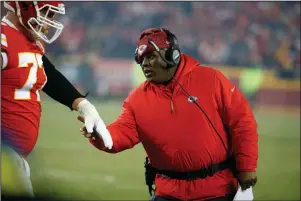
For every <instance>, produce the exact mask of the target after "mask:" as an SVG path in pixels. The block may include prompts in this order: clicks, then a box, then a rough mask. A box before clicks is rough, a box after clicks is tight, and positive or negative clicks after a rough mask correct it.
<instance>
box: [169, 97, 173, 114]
mask: <svg viewBox="0 0 301 201" xmlns="http://www.w3.org/2000/svg"><path fill="white" fill-rule="evenodd" d="M170 109H171V111H170V112H171V114H173V112H174V105H173V102H172V99H170Z"/></svg>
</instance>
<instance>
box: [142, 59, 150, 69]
mask: <svg viewBox="0 0 301 201" xmlns="http://www.w3.org/2000/svg"><path fill="white" fill-rule="evenodd" d="M149 65H150V63H149V60H148V59H147V58H143V60H142V63H141V66H142V67H147V66H149Z"/></svg>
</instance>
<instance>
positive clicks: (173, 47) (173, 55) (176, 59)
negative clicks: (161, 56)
mask: <svg viewBox="0 0 301 201" xmlns="http://www.w3.org/2000/svg"><path fill="white" fill-rule="evenodd" d="M162 30H163V31H164V32H165V33H166V35H167V40H168V41H169V42H170V47H169V48H168V49H167V50H166V52H165V59H166V60H167V61H170V62H171V63H173V65H178V64H179V63H180V54H181V52H180V48H179V45H178V40H177V37H176V36H175V35H174V34H172V33H171V32H170V31H168V30H167V29H162ZM169 67H171V66H169Z"/></svg>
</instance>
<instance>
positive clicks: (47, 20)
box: [17, 1, 65, 44]
mask: <svg viewBox="0 0 301 201" xmlns="http://www.w3.org/2000/svg"><path fill="white" fill-rule="evenodd" d="M32 3H33V6H34V8H35V11H36V17H30V18H29V19H28V21H27V24H26V26H25V27H28V28H29V29H30V32H32V34H33V35H35V37H37V38H39V39H42V40H43V41H45V42H46V43H48V44H50V43H52V42H53V41H55V40H56V39H57V38H58V37H59V35H60V34H61V32H62V30H63V28H64V25H63V24H62V23H60V22H58V21H56V20H54V16H55V15H56V14H61V15H64V14H65V7H64V4H58V6H54V5H51V4H47V2H46V3H45V4H43V5H42V6H41V7H39V5H38V4H39V3H38V2H37V1H33V2H32ZM19 10H20V8H19V4H17V15H18V17H19V21H20V22H21V23H22V18H21V15H19V12H18V11H19ZM22 24H23V23H22ZM23 25H24V24H23ZM48 29H49V30H50V31H49V33H48ZM46 30H47V32H46Z"/></svg>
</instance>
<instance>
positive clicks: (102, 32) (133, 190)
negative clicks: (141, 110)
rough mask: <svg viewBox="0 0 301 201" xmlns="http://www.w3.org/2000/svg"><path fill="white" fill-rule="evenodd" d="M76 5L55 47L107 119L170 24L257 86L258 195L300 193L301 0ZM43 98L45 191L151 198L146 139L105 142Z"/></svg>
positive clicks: (40, 156) (202, 56)
mask: <svg viewBox="0 0 301 201" xmlns="http://www.w3.org/2000/svg"><path fill="white" fill-rule="evenodd" d="M1 10H2V16H3V11H5V10H4V9H3V7H2V8H1ZM66 12H67V13H66V16H64V17H63V18H62V19H61V20H62V21H63V23H64V24H65V29H64V31H63V33H62V35H61V36H60V38H59V39H58V40H57V41H56V42H54V43H53V44H51V45H48V46H47V48H46V49H47V54H46V55H47V56H49V57H50V58H51V60H52V61H53V63H54V64H55V65H56V66H57V68H58V69H59V70H60V71H61V72H62V73H63V74H64V75H65V76H66V77H67V78H68V79H69V80H70V81H71V82H72V83H73V84H74V85H76V86H77V88H78V89H79V90H80V91H81V92H82V93H86V92H88V91H89V92H90V95H89V98H90V99H91V100H93V103H94V104H95V105H96V107H97V109H98V112H99V113H100V115H101V117H102V118H103V119H104V121H105V122H106V123H110V122H111V121H113V120H114V119H115V118H116V117H117V116H118V114H119V113H120V111H121V104H122V100H123V99H124V98H125V97H126V95H127V94H128V92H129V91H130V90H131V89H132V88H133V87H135V86H137V84H138V83H140V82H141V81H143V79H144V78H143V75H142V72H141V70H140V69H139V66H137V65H136V64H135V63H134V60H133V55H134V51H135V45H136V40H137V37H138V36H139V33H140V32H141V31H143V30H144V29H146V28H149V27H166V28H168V29H170V30H171V31H172V32H173V33H175V34H176V36H177V37H178V39H179V43H180V47H181V50H182V52H185V53H188V54H190V55H192V56H194V57H195V58H197V59H199V60H200V62H201V63H202V64H204V65H210V66H213V67H215V68H218V69H220V70H221V71H222V72H224V73H225V75H226V76H228V77H229V78H230V79H231V80H232V81H233V82H234V83H235V84H237V86H238V87H240V88H241V89H242V90H243V91H244V92H245V93H246V95H249V94H250V93H251V96H248V97H250V101H252V103H254V112H255V115H256V119H257V121H258V125H259V135H260V137H259V145H260V154H259V167H258V171H257V173H258V179H259V180H258V184H257V186H256V188H255V189H254V191H255V199H256V200H299V199H300V113H299V112H300V2H298V3H295V2H66ZM245 83H247V84H245ZM254 83H255V84H254ZM250 84H251V85H250ZM255 95H256V96H255ZM42 106H43V114H42V122H41V129H40V138H39V140H38V142H37V147H36V148H35V150H34V152H33V153H32V155H31V156H30V157H29V162H30V164H31V171H32V173H31V177H32V181H33V185H34V189H35V192H36V194H45V193H46V194H49V195H52V196H57V197H60V198H65V199H77V200H79V199H80V200H81V199H85V200H93V199H94V200H97V199H98V200H100V199H102V200H112V199H114V200H132V199H140V200H142V199H144V200H147V199H148V192H147V188H146V186H145V184H144V168H143V162H144V151H143V149H142V146H141V145H138V146H137V147H135V148H134V149H132V150H128V151H124V152H123V153H120V154H117V155H109V154H106V153H102V152H99V151H97V150H96V149H95V148H93V147H92V146H90V145H89V143H88V142H87V140H86V139H85V138H83V137H82V136H81V135H80V132H79V127H80V126H81V124H80V123H79V122H77V120H76V113H75V112H70V110H69V109H68V108H66V107H64V106H61V105H59V104H57V103H55V102H54V101H53V100H50V99H49V98H47V97H46V96H43V102H42Z"/></svg>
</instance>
